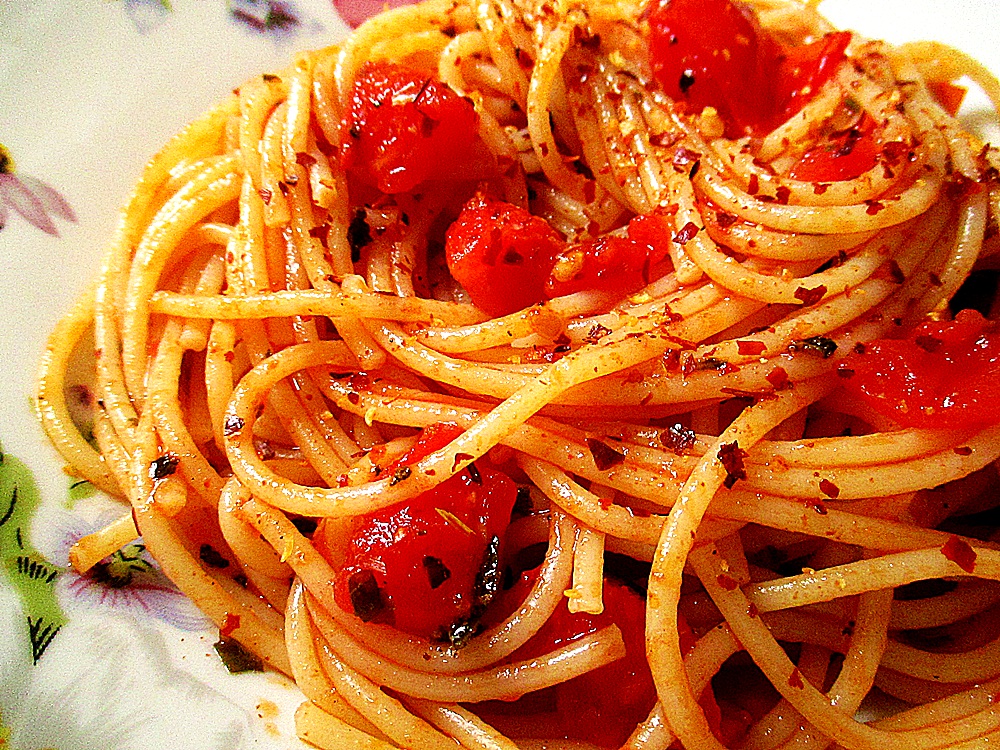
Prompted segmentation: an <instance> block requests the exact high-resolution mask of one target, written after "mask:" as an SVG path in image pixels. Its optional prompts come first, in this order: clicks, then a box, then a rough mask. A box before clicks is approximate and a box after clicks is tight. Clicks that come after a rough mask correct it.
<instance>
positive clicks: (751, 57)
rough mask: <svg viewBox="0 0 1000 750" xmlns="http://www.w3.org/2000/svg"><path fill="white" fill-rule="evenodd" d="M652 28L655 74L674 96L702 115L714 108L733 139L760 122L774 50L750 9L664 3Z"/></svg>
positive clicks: (713, 0)
mask: <svg viewBox="0 0 1000 750" xmlns="http://www.w3.org/2000/svg"><path fill="white" fill-rule="evenodd" d="M649 27H650V53H651V57H652V65H653V73H654V75H655V76H656V79H657V80H658V81H659V83H660V85H661V86H663V90H664V91H665V92H666V93H667V94H668V95H669V96H670V97H672V98H673V99H675V100H677V101H683V102H688V103H690V104H691V106H692V107H694V108H695V109H696V110H698V111H701V110H702V109H703V108H705V107H715V109H716V110H718V112H719V114H720V115H721V116H722V118H723V120H725V122H726V124H727V133H728V134H729V135H730V136H731V137H738V136H740V135H743V130H744V129H746V128H749V129H751V130H754V129H756V128H757V127H758V126H759V125H760V124H761V122H762V120H763V119H764V116H765V114H766V112H767V110H768V101H769V99H770V95H771V94H770V89H771V80H772V79H771V77H769V75H768V72H769V70H768V69H769V67H771V66H773V64H774V61H775V55H776V49H775V48H774V46H773V43H772V42H771V40H770V37H769V36H768V35H767V34H766V33H765V32H764V31H763V29H762V28H761V26H760V23H759V22H758V21H757V17H756V16H755V15H754V13H753V12H752V11H751V10H750V9H749V8H747V7H746V6H744V5H742V4H738V3H734V2H730V0H660V2H658V3H657V4H656V5H655V7H654V8H653V9H652V12H651V13H650V15H649Z"/></svg>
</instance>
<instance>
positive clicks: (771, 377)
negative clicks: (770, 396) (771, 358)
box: [764, 367, 789, 391]
mask: <svg viewBox="0 0 1000 750" xmlns="http://www.w3.org/2000/svg"><path fill="white" fill-rule="evenodd" d="M764 379H765V380H767V382H768V383H770V384H771V385H773V386H774V390H776V391H780V390H784V389H785V388H787V387H788V384H789V380H788V373H787V372H786V371H785V368H784V367H775V368H774V369H773V370H771V372H769V373H768V374H767V375H765V376H764Z"/></svg>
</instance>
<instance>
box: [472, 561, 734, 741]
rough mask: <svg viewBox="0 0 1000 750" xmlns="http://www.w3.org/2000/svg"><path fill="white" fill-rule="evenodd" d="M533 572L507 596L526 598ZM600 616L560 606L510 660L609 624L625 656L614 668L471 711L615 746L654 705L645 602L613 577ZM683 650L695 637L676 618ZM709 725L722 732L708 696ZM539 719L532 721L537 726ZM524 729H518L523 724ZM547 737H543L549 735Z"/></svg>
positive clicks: (491, 718)
mask: <svg viewBox="0 0 1000 750" xmlns="http://www.w3.org/2000/svg"><path fill="white" fill-rule="evenodd" d="M534 572H535V571H531V572H528V573H525V574H524V575H523V576H522V577H521V578H520V579H519V581H518V582H517V584H515V586H514V588H512V589H511V591H510V592H508V596H510V598H513V599H516V600H518V601H520V600H521V599H523V598H524V596H525V595H526V594H527V591H528V589H529V588H530V585H531V582H532V580H533V577H534ZM603 597H604V612H602V613H601V614H599V615H593V614H587V613H584V612H577V613H571V612H570V611H569V609H568V608H567V607H566V606H565V605H564V604H561V605H560V606H559V607H558V608H557V609H556V611H555V612H554V613H553V615H552V617H550V618H549V620H548V622H546V623H545V625H543V626H542V628H541V629H540V630H539V631H538V633H536V634H535V636H534V637H533V638H532V639H531V640H530V641H528V642H527V643H526V644H525V645H524V646H522V647H521V648H520V649H518V650H517V651H515V652H514V654H512V656H511V660H515V661H520V660H522V659H529V658H533V657H538V656H541V655H542V654H545V653H548V652H550V651H553V650H555V649H557V648H560V647H561V646H565V645H566V644H569V643H572V642H574V641H577V640H579V639H580V638H583V637H584V636H587V635H590V634H591V633H595V632H597V631H598V630H600V629H601V628H604V627H607V626H609V625H617V626H618V627H619V628H620V629H621V632H622V638H623V640H624V641H625V656H624V657H623V658H621V659H619V660H617V661H614V662H612V663H611V664H606V665H605V666H603V667H600V668H598V669H595V670H593V671H592V672H588V673H586V674H584V675H581V676H579V677H575V678H574V679H572V680H569V681H567V682H564V683H560V684H558V685H555V686H553V687H551V688H547V689H546V690H542V691H539V692H538V693H529V694H528V695H526V696H524V697H523V698H521V699H520V700H518V701H515V702H513V703H510V704H504V703H502V702H499V701H493V702H490V703H485V704H479V705H478V706H476V707H475V710H476V711H477V713H480V714H481V715H482V716H483V717H484V718H486V719H487V721H493V722H495V723H496V725H497V726H498V728H500V729H503V727H504V717H505V716H519V717H521V718H522V719H523V718H524V716H525V715H527V716H529V717H531V718H532V723H533V724H537V726H538V727H539V728H544V729H542V731H543V732H548V733H550V734H551V735H554V736H555V737H556V738H561V739H569V740H581V741H584V742H591V743H593V744H595V745H598V746H601V747H619V746H620V745H621V744H623V743H624V742H625V740H627V739H628V736H629V735H630V734H631V733H632V730H633V729H635V727H636V725H637V724H639V723H640V722H641V721H643V720H644V719H645V718H646V716H647V715H648V714H649V711H650V709H652V707H653V705H654V704H655V703H656V686H655V685H654V684H653V676H652V674H651V673H650V671H649V664H648V662H647V661H646V635H645V618H646V600H645V598H644V597H643V596H642V595H640V594H638V593H636V592H635V591H634V590H632V589H631V588H629V587H628V586H626V585H625V584H624V583H621V582H619V581H617V580H615V579H613V578H605V579H604V593H603ZM679 624H680V637H681V649H682V651H684V652H685V653H687V652H688V651H689V650H690V649H691V648H693V646H694V643H695V637H694V635H693V633H692V632H691V629H690V628H689V627H688V625H687V622H686V621H684V619H683V618H681V619H680V623H679ZM701 704H702V707H703V709H704V710H705V712H706V716H707V717H708V719H709V723H710V725H711V726H712V727H713V728H717V727H718V726H719V720H720V719H719V708H718V706H717V705H716V703H715V699H714V697H713V695H712V692H711V690H707V691H705V694H704V696H703V697H702V701H701ZM536 719H537V721H536ZM522 726H523V724H522ZM550 734H546V736H550Z"/></svg>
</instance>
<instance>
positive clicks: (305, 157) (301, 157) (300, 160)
mask: <svg viewBox="0 0 1000 750" xmlns="http://www.w3.org/2000/svg"><path fill="white" fill-rule="evenodd" d="M295 163H296V164H298V165H299V166H300V167H305V168H306V169H308V168H309V167H311V166H312V165H313V164H315V163H316V157H314V156H310V155H309V154H307V153H304V152H302V151H297V152H296V153H295Z"/></svg>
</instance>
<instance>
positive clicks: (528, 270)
mask: <svg viewBox="0 0 1000 750" xmlns="http://www.w3.org/2000/svg"><path fill="white" fill-rule="evenodd" d="M563 244H564V243H563V240H562V238H561V237H560V236H559V234H558V233H557V232H556V231H555V230H554V229H553V228H552V227H550V226H549V225H548V223H547V222H546V221H545V219H542V218H541V217H538V216H533V215H532V214H531V213H529V212H528V211H526V210H525V209H523V208H520V207H519V206H515V205H512V204H510V203H505V202H503V201H498V200H493V199H492V198H487V197H485V196H482V195H478V196H476V197H475V198H473V199H472V200H471V201H469V203H468V204H466V206H465V208H463V209H462V213H461V214H460V215H459V217H458V219H457V220H456V221H455V222H454V223H453V224H452V225H451V227H449V229H448V234H447V236H446V238H445V245H444V249H445V257H446V260H447V262H448V269H449V270H450V271H451V275H452V276H453V277H454V278H455V280H456V281H458V283H460V284H461V285H462V286H463V287H465V290H466V291H467V292H468V293H469V296H470V297H471V298H472V301H473V303H474V304H475V305H476V307H478V308H480V309H481V310H484V311H485V312H487V313H489V314H490V315H493V316H499V315H507V314H509V313H512V312H516V311H517V310H521V309H523V308H525V307H528V306H530V305H534V304H536V303H538V302H541V301H543V300H544V299H545V280H546V279H547V278H548V276H549V272H550V270H551V269H552V265H553V264H554V263H555V258H556V256H557V255H558V254H559V252H560V251H561V250H562V248H563Z"/></svg>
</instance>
